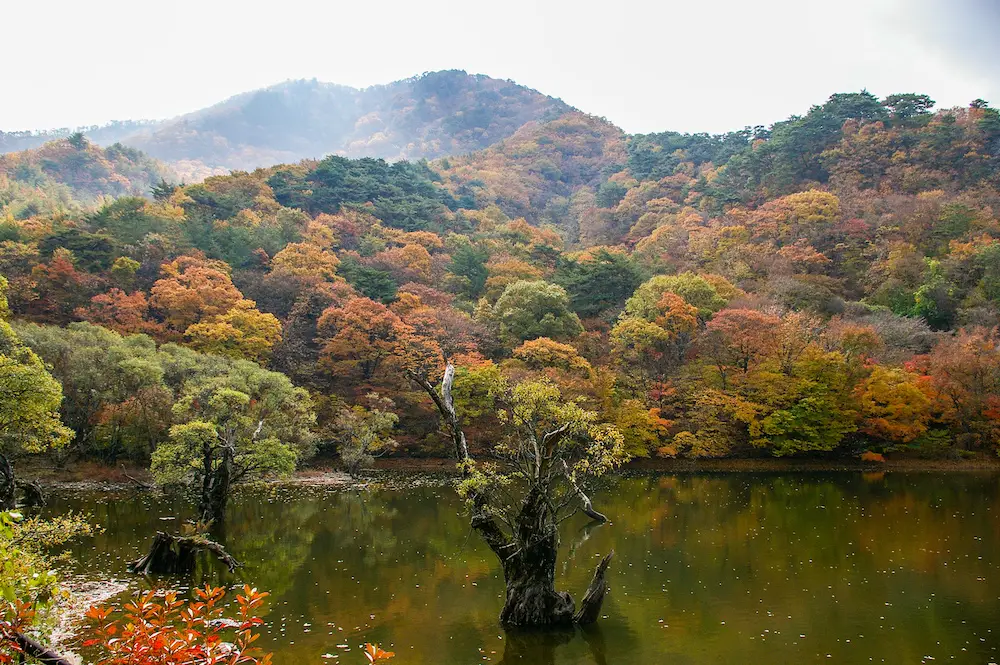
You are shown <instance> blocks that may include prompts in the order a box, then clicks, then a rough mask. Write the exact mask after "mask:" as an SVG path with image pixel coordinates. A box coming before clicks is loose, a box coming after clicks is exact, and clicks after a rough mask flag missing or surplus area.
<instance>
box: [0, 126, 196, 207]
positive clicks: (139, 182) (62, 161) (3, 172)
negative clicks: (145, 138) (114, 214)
mask: <svg viewBox="0 0 1000 665" xmlns="http://www.w3.org/2000/svg"><path fill="white" fill-rule="evenodd" d="M165 179H169V180H176V179H177V176H176V175H175V174H174V173H173V171H171V170H170V169H169V168H168V167H167V166H165V165H164V164H162V163H160V162H158V161H156V160H155V159H151V158H149V157H148V156H146V155H144V154H143V153H142V152H140V151H138V150H136V149H135V148H129V147H126V146H123V145H121V144H120V143H115V144H114V145H111V146H110V147H108V148H100V147H99V146H97V145H94V144H93V143H91V142H90V141H89V140H88V139H87V138H86V137H85V136H84V135H83V134H80V133H76V134H72V135H70V136H69V137H68V138H65V139H58V140H56V141H50V142H49V143H46V144H44V145H42V146H41V147H40V148H37V149H35V150H26V151H23V152H18V153H11V154H7V155H0V215H5V216H10V217H13V218H14V219H17V220H27V219H30V218H32V217H34V216H36V215H38V214H40V213H49V214H54V213H56V212H57V211H59V210H64V209H82V208H81V207H87V206H90V205H93V204H95V203H96V202H98V200H100V199H101V198H102V197H110V198H114V197H119V196H146V195H148V194H149V192H150V190H151V188H152V187H153V185H155V184H156V183H158V182H160V181H162V180H165Z"/></svg>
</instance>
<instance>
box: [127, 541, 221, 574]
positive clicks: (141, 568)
mask: <svg viewBox="0 0 1000 665" xmlns="http://www.w3.org/2000/svg"><path fill="white" fill-rule="evenodd" d="M203 550H208V551H209V552H211V553H212V554H214V555H215V558H217V559H218V560H219V561H221V562H222V563H224V564H225V565H226V566H227V567H228V568H229V572H233V571H234V570H236V568H238V567H239V565H240V562H239V561H237V560H236V559H234V558H233V557H232V555H230V554H229V552H227V551H226V549H225V548H224V547H223V546H222V545H220V544H219V543H217V542H215V541H214V540H209V539H208V538H205V537H204V536H172V535H170V534H168V533H164V532H162V531H157V532H156V535H155V536H154V537H153V544H152V545H150V547H149V552H147V553H146V554H145V555H143V556H141V557H139V558H138V559H136V560H135V561H133V562H132V563H130V564H129V565H128V569H129V570H130V571H131V572H133V573H138V574H140V575H150V574H159V575H176V574H183V573H190V572H192V571H193V570H194V568H195V563H196V561H197V556H198V553H199V552H202V551H203Z"/></svg>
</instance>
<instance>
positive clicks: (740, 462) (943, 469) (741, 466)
mask: <svg viewBox="0 0 1000 665" xmlns="http://www.w3.org/2000/svg"><path fill="white" fill-rule="evenodd" d="M18 466H19V468H18V474H19V475H22V474H23V475H22V477H27V478H31V479H32V480H37V481H38V482H40V483H41V484H43V485H47V486H50V487H58V488H60V489H109V490H112V489H124V488H128V487H133V488H136V487H139V488H142V487H146V488H147V489H148V485H151V484H152V477H151V476H150V474H149V471H148V470H147V469H145V468H142V467H124V466H117V467H109V466H104V465H101V464H97V463H94V462H86V463H81V464H79V465H76V467H75V468H73V469H57V468H55V467H52V466H49V465H43V464H31V463H22V464H20V465H18ZM457 473H458V472H457V469H456V466H455V462H454V460H451V459H447V458H437V457H435V458H430V457H423V458H421V457H399V458H383V459H379V460H376V461H375V465H374V466H373V467H372V468H371V469H368V470H366V471H365V472H364V473H363V474H362V476H361V477H358V478H352V477H351V476H350V475H348V474H347V473H345V472H343V471H340V470H339V469H338V468H337V467H336V465H335V464H333V463H331V462H329V461H325V462H324V463H322V464H317V465H316V466H312V467H306V468H303V469H299V470H298V471H296V472H295V473H294V474H293V475H292V476H291V477H289V478H282V479H279V480H273V481H268V484H272V485H277V486H286V487H288V486H291V487H294V486H308V487H343V488H349V487H357V486H359V485H365V484H367V483H369V482H371V481H372V480H373V478H372V477H371V474H374V475H375V476H376V477H377V476H379V475H382V474H387V475H397V474H413V475H415V476H420V475H437V476H451V475H456V474H457ZM615 473H620V474H625V475H628V474H659V473H662V474H697V473H713V474H714V473H723V474H730V473H787V474H796V473H987V474H991V473H1000V458H996V457H988V456H985V455H984V456H977V457H975V458H971V459H918V458H900V459H888V460H886V461H884V462H865V461H861V460H859V459H839V460H838V459H829V460H822V459H783V458H724V459H698V460H692V459H661V458H640V459H636V460H632V461H631V462H629V463H628V464H626V465H625V466H623V467H622V468H621V469H620V470H618V471H617V472H615ZM376 479H377V478H376Z"/></svg>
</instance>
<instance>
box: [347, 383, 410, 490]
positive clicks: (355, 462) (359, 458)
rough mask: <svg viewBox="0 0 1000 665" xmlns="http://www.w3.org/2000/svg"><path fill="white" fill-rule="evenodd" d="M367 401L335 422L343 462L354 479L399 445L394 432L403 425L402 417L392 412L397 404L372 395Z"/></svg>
mask: <svg viewBox="0 0 1000 665" xmlns="http://www.w3.org/2000/svg"><path fill="white" fill-rule="evenodd" d="M367 402H368V405H367V406H365V405H363V404H355V405H354V406H351V407H345V408H344V409H343V410H342V411H341V412H340V413H339V414H338V416H337V420H336V422H335V423H334V427H335V428H336V430H337V442H338V445H337V452H338V453H339V454H340V462H341V464H343V465H344V468H345V469H346V470H347V472H348V473H349V474H351V476H356V475H358V472H359V471H360V470H361V469H362V468H363V467H365V466H370V465H371V464H372V463H374V462H375V458H376V457H381V456H382V455H384V454H386V453H388V452H390V451H392V450H394V449H395V448H396V447H397V446H398V444H397V443H396V440H395V439H393V438H392V430H393V428H394V427H395V426H396V423H398V422H399V416H397V415H396V414H395V413H393V412H392V409H393V408H394V407H395V404H394V403H393V401H392V400H391V399H389V398H388V397H382V396H380V395H379V394H378V393H371V394H369V395H368V397H367Z"/></svg>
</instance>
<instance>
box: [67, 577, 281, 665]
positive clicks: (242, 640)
mask: <svg viewBox="0 0 1000 665" xmlns="http://www.w3.org/2000/svg"><path fill="white" fill-rule="evenodd" d="M225 593H226V592H225V590H224V589H221V588H212V587H209V586H206V587H205V588H204V589H196V590H195V596H196V597H197V600H194V601H185V600H182V599H179V598H178V597H177V592H175V591H168V592H166V593H165V594H163V595H162V597H159V596H158V594H157V593H156V592H154V591H149V592H146V593H144V594H142V595H140V596H138V597H137V598H136V599H135V600H134V601H133V602H130V603H127V604H125V606H124V607H123V608H122V609H123V614H124V616H123V617H122V619H116V618H111V617H112V615H113V614H117V612H116V611H115V610H114V609H113V608H110V607H92V608H90V610H88V611H87V618H88V619H90V621H91V622H93V623H94V626H95V628H94V632H95V633H96V635H97V637H96V638H95V639H90V640H87V641H86V642H85V643H84V646H101V648H102V649H101V650H102V651H103V657H102V658H101V659H100V660H98V661H97V665H181V664H184V665H223V664H225V665H241V664H244V665H249V664H253V665H268V664H269V663H270V662H271V655H270V654H264V653H262V652H261V651H260V650H259V649H257V648H255V647H252V646H251V645H252V644H253V643H254V642H255V641H257V639H258V637H259V636H258V635H257V634H256V633H254V632H253V630H252V629H253V628H255V627H257V626H259V625H261V624H262V623H263V621H262V620H261V619H260V618H259V617H257V616H256V611H257V610H258V609H259V608H260V607H261V606H262V605H263V602H264V598H266V597H267V594H266V593H261V592H258V591H257V590H256V589H253V588H251V587H249V586H244V587H243V593H241V594H239V595H238V596H237V597H236V602H237V604H238V605H239V620H238V624H237V628H236V636H235V639H232V640H231V641H230V640H225V639H223V635H222V630H223V629H224V628H226V627H227V625H230V624H227V622H225V621H222V614H223V608H222V607H221V606H220V605H221V601H222V599H223V597H224V596H225Z"/></svg>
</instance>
